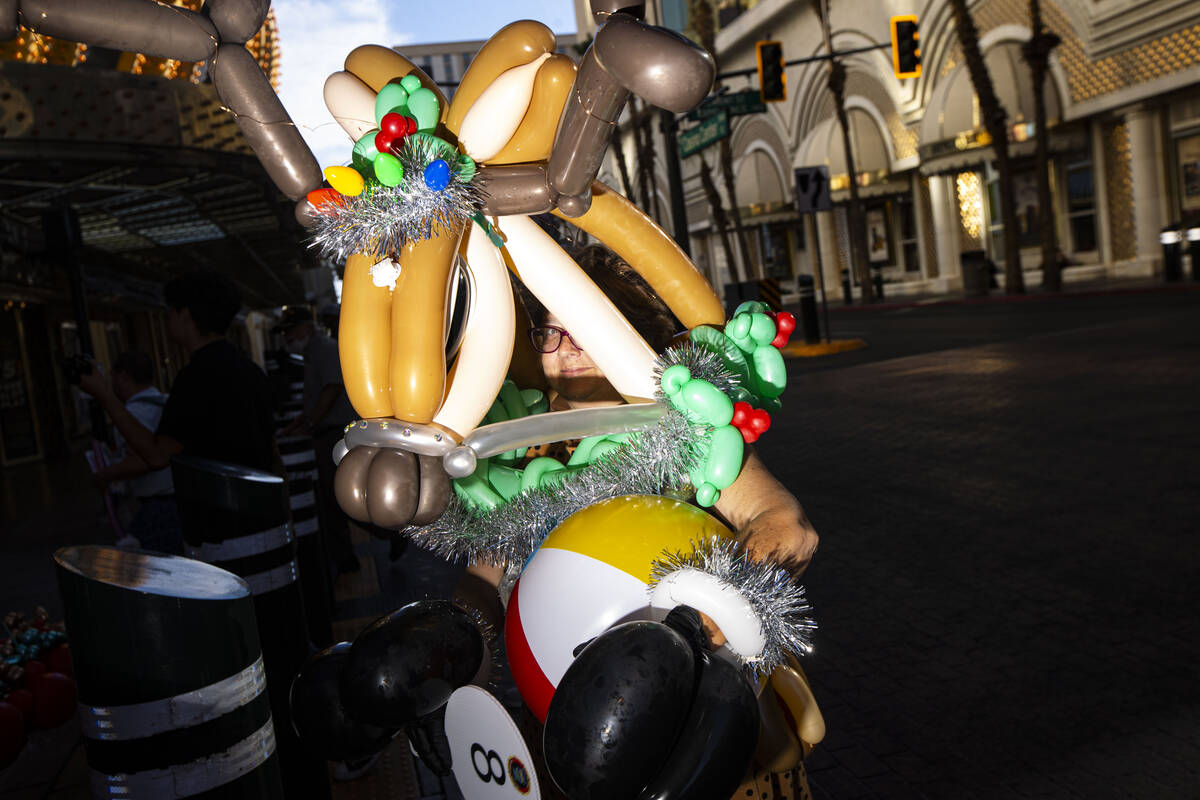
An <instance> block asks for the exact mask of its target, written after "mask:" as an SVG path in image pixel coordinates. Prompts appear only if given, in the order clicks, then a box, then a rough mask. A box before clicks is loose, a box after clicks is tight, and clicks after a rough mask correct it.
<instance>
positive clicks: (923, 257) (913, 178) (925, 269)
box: [905, 172, 938, 278]
mask: <svg viewBox="0 0 1200 800" xmlns="http://www.w3.org/2000/svg"><path fill="white" fill-rule="evenodd" d="M909 186H910V187H911V191H910V193H911V195H912V202H913V225H914V226H915V227H916V234H917V260H918V261H919V262H920V266H921V277H922V278H929V277H932V275H931V274H930V273H931V272H932V273H933V275H937V274H938V270H936V269H934V270H932V271H931V270H930V269H929V262H930V255H931V254H930V253H929V252H928V248H926V247H925V204H924V203H923V202H921V176H920V175H919V174H917V173H916V172H913V173H912V174H911V175H910V176H909ZM907 266H908V265H905V267H907ZM934 266H935V267H936V265H934Z"/></svg>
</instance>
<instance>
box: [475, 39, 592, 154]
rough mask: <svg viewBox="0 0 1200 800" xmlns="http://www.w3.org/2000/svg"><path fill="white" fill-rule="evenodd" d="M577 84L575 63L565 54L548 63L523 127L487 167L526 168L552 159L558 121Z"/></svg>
mask: <svg viewBox="0 0 1200 800" xmlns="http://www.w3.org/2000/svg"><path fill="white" fill-rule="evenodd" d="M574 84H575V62H574V61H572V60H571V59H570V58H569V57H568V56H564V55H563V54H562V53H555V54H554V55H552V56H550V57H549V58H548V59H546V61H545V63H543V64H542V66H541V67H539V68H538V71H537V76H536V77H535V78H534V82H533V95H532V97H530V99H529V109H528V110H527V111H526V112H525V116H524V117H523V118H522V119H521V124H520V125H518V126H517V129H516V131H514V132H513V135H512V138H511V139H509V140H508V143H507V144H506V145H504V147H502V148H501V149H500V152H499V153H497V154H496V155H494V156H492V157H491V158H489V159H488V160H487V161H486V162H485V163H488V164H523V163H528V162H531V161H545V160H546V159H547V158H549V157H550V148H551V147H552V146H553V145H554V134H555V131H557V130H558V120H559V118H560V117H562V111H563V107H564V106H565V105H566V103H567V98H568V97H570V96H571V87H572V86H573V85H574Z"/></svg>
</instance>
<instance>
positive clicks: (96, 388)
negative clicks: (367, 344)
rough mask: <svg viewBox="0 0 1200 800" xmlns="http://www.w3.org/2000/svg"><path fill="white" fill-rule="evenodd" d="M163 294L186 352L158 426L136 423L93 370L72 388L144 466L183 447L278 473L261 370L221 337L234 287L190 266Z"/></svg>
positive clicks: (156, 465)
mask: <svg viewBox="0 0 1200 800" xmlns="http://www.w3.org/2000/svg"><path fill="white" fill-rule="evenodd" d="M163 294H164V296H165V299H166V301H167V306H168V308H169V309H170V316H169V317H168V319H167V328H168V331H169V333H170V335H171V338H172V339H173V340H174V341H175V342H176V343H177V344H179V345H180V346H182V347H183V348H184V349H185V350H186V351H187V352H188V354H189V359H188V363H187V365H186V366H185V367H184V368H183V369H181V370H180V371H179V374H178V375H177V376H176V377H175V382H174V384H173V385H172V387H171V394H170V396H169V397H168V398H167V401H166V403H165V404H164V406H163V409H162V417H161V419H160V420H159V422H158V426H157V427H156V428H155V429H154V430H151V429H150V428H148V427H146V426H145V425H143V424H142V423H141V422H139V421H138V419H137V418H136V417H135V416H134V415H133V414H132V413H131V412H130V411H129V410H128V409H127V408H126V407H125V405H124V404H123V403H122V402H121V400H120V398H119V397H118V396H117V393H116V391H115V389H114V387H113V385H112V384H111V383H110V382H109V381H108V380H106V379H105V377H104V376H103V375H102V374H101V373H100V371H99V370H98V369H93V370H91V371H89V372H88V373H87V374H84V375H81V376H80V379H79V388H80V389H82V390H83V391H84V392H86V393H88V394H90V395H92V396H93V397H95V398H96V400H97V402H99V404H100V406H101V407H102V408H103V409H104V411H105V413H107V414H108V416H109V418H110V419H112V421H113V424H114V425H115V426H116V428H117V430H118V431H119V432H120V433H121V435H122V436H123V437H124V438H125V441H126V442H127V443H128V446H129V448H130V450H132V452H133V453H134V454H136V456H137V457H138V458H140V459H141V460H142V462H143V463H144V464H145V466H146V468H147V470H160V469H164V468H167V467H169V466H170V463H171V459H172V458H173V457H174V456H177V455H180V454H182V453H186V454H187V455H189V456H198V457H201V458H210V459H214V460H217V461H225V462H229V463H233V464H241V465H242V466H246V467H250V468H252V469H258V470H265V471H268V472H274V473H275V474H277V475H282V474H283V463H282V461H281V460H280V458H279V453H278V451H277V450H276V448H275V436H274V433H273V431H274V412H273V410H272V402H271V391H270V387H269V385H268V383H267V376H266V374H265V373H264V372H263V371H262V369H260V368H259V367H258V365H257V364H255V363H254V362H253V361H251V360H250V359H249V358H247V357H246V356H245V354H243V353H242V352H241V351H240V350H238V349H237V347H235V346H234V345H233V343H232V342H230V341H229V340H228V339H226V338H225V333H226V331H227V330H228V329H229V326H230V325H231V324H232V323H233V319H234V317H235V316H236V315H237V312H238V310H239V309H240V308H241V305H242V301H241V294H240V293H239V292H238V289H237V286H236V285H234V283H233V282H232V281H231V280H230V279H229V278H227V277H225V276H224V275H221V274H220V273H217V272H212V271H202V272H192V273H188V274H187V275H182V276H180V277H178V278H175V279H174V280H172V281H171V282H170V283H168V284H167V285H166V287H165V288H164V290H163Z"/></svg>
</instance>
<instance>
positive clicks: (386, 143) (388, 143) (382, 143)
mask: <svg viewBox="0 0 1200 800" xmlns="http://www.w3.org/2000/svg"><path fill="white" fill-rule="evenodd" d="M395 139H396V137H395V136H393V135H392V134H390V133H388V132H387V131H380V132H379V133H377V134H375V149H376V150H378V151H379V152H381V153H387V152H390V151H391V149H392V142H393V141H395Z"/></svg>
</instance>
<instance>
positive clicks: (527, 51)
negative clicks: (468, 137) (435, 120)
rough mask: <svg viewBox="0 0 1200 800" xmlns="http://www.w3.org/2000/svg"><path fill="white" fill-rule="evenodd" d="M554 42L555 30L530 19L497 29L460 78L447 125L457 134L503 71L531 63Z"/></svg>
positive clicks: (551, 49) (549, 50)
mask: <svg viewBox="0 0 1200 800" xmlns="http://www.w3.org/2000/svg"><path fill="white" fill-rule="evenodd" d="M554 46H555V39H554V33H553V32H552V31H551V30H550V29H549V28H547V27H546V26H545V25H543V24H542V23H540V22H534V21H533V20H531V19H523V20H519V21H517V22H512V23H509V24H508V25H505V26H504V27H503V28H501V29H500V30H498V31H496V33H495V34H494V35H493V36H492V38H491V39H488V40H487V42H486V43H485V44H484V45H483V47H481V48H480V49H479V52H478V53H476V54H475V57H474V58H473V59H471V65H470V66H469V67H467V72H466V74H465V75H463V77H462V80H461V81H459V84H458V89H457V90H456V91H455V92H454V101H453V102H452V103H451V104H450V114H449V115H448V116H447V117H446V120H445V122H446V127H447V128H448V129H449V130H450V132H451V133H453V134H454V135H456V136H457V135H458V131H459V129H460V128H461V127H462V123H463V118H464V117H466V115H467V111H468V110H469V109H470V108H471V106H472V105H473V104H474V103H475V101H476V100H478V99H479V95H481V94H483V90H484V89H486V88H487V87H488V86H490V85H491V83H492V81H494V80H496V77H497V76H499V75H500V73H502V72H505V71H506V70H510V69H512V68H513V67H519V66H521V65H522V64H528V63H529V62H530V61H533V60H534V59H536V58H537V57H538V56H540V55H542V54H543V53H553V52H554Z"/></svg>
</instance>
